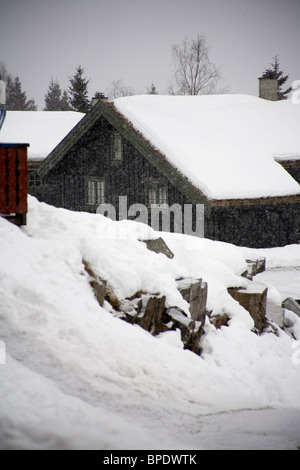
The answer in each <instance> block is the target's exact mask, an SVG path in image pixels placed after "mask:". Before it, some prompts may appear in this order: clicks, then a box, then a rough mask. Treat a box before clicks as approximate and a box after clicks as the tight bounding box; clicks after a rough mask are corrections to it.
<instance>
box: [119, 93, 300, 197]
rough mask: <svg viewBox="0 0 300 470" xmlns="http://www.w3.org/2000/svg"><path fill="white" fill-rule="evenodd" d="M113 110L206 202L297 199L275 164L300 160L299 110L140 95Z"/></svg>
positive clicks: (248, 100)
mask: <svg viewBox="0 0 300 470" xmlns="http://www.w3.org/2000/svg"><path fill="white" fill-rule="evenodd" d="M114 104H115V106H116V108H117V109H118V110H119V111H120V112H121V113H122V114H123V115H124V116H125V117H126V118H127V119H128V120H129V121H130V122H131V123H132V124H133V125H134V127H135V128H136V129H137V130H138V131H140V132H141V133H142V134H143V135H144V136H145V137H146V138H147V139H148V140H149V141H150V142H151V143H152V144H153V145H154V147H156V148H157V149H158V150H160V151H161V152H162V153H163V154H164V155H165V156H166V158H167V159H168V160H169V161H170V162H171V163H172V164H173V165H174V166H176V167H177V168H178V169H179V171H181V172H182V173H183V174H184V175H185V176H186V177H187V178H188V179H189V180H190V181H191V182H192V183H193V184H194V185H195V186H196V187H198V188H199V189H200V190H201V191H203V192H204V194H205V195H206V196H207V197H208V198H211V199H241V198H256V197H258V198H260V197H268V196H286V195H291V194H300V188H299V184H298V183H297V182H296V181H295V180H294V179H293V178H292V177H291V176H290V175H289V174H288V173H287V172H286V171H285V170H284V169H283V168H282V167H281V165H280V164H279V163H277V162H276V161H275V160H274V157H275V156H276V157H279V156H280V155H281V154H285V155H287V154H288V155H289V154H291V155H295V154H297V155H299V154H300V144H299V133H300V107H299V106H295V105H294V104H293V103H292V101H291V100H285V101H278V102H271V101H266V100H262V99H260V98H256V97H254V96H247V95H219V96H218V95H211V96H161V95H157V96H152V95H146V96H133V97H132V96H131V97H125V98H118V99H116V100H114Z"/></svg>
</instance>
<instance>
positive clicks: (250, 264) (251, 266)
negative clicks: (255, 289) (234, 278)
mask: <svg viewBox="0 0 300 470" xmlns="http://www.w3.org/2000/svg"><path fill="white" fill-rule="evenodd" d="M246 263H247V270H246V271H245V272H244V273H243V274H242V276H243V277H246V278H247V279H250V280H251V281H252V279H253V277H254V276H256V274H259V273H262V272H264V271H265V270H266V258H258V259H256V260H250V259H247V260H246Z"/></svg>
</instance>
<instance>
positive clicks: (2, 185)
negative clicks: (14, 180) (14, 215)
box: [0, 148, 7, 214]
mask: <svg viewBox="0 0 300 470" xmlns="http://www.w3.org/2000/svg"><path fill="white" fill-rule="evenodd" d="M5 160H6V149H5V148H0V214H7V201H6V164H5Z"/></svg>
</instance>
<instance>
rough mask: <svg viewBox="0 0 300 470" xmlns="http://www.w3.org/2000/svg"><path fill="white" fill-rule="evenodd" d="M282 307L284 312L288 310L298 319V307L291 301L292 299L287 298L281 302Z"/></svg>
mask: <svg viewBox="0 0 300 470" xmlns="http://www.w3.org/2000/svg"><path fill="white" fill-rule="evenodd" d="M281 305H282V307H283V308H285V309H286V310H290V311H292V312H294V313H295V314H296V315H298V317H300V305H299V304H298V302H297V301H296V300H295V299H293V298H292V297H287V298H286V299H285V300H284V301H283V302H282V304H281Z"/></svg>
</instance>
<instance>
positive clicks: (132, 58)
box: [0, 0, 300, 109]
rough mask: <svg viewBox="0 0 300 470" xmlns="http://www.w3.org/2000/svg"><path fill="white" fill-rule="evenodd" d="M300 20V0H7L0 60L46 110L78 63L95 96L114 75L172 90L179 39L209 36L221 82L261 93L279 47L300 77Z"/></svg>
mask: <svg viewBox="0 0 300 470" xmlns="http://www.w3.org/2000/svg"><path fill="white" fill-rule="evenodd" d="M299 25H300V0H85V1H83V0H0V61H2V62H4V64H5V65H6V68H7V69H8V71H9V72H10V73H11V74H12V75H14V76H16V75H18V76H19V77H20V80H21V82H22V85H23V89H24V90H25V91H26V93H27V97H28V98H34V99H35V101H36V103H37V104H38V108H39V109H42V108H43V106H44V95H45V93H46V91H47V89H48V85H49V82H50V78H51V76H52V77H53V78H54V79H57V80H58V81H59V82H60V84H61V87H62V88H67V87H68V85H69V81H68V77H70V76H71V75H73V74H74V72H75V68H76V67H77V66H78V65H82V66H83V67H84V68H85V75H86V76H87V78H90V83H89V95H90V98H92V95H93V93H94V92H95V91H105V90H106V89H107V87H108V86H109V85H110V83H111V82H112V80H114V79H116V80H117V79H122V80H123V81H124V84H125V85H126V86H130V87H132V88H134V89H135V91H136V92H138V93H145V92H146V89H147V87H149V86H150V85H151V82H152V81H153V82H154V84H155V85H156V87H157V89H158V91H159V92H160V93H165V92H166V90H167V87H168V83H169V80H170V77H171V47H172V44H175V43H179V42H180V41H181V40H182V39H184V38H185V37H188V38H193V37H196V36H197V34H199V35H202V34H203V35H204V36H205V37H206V40H207V43H208V44H209V46H210V58H211V60H212V62H214V64H215V65H216V66H218V67H220V68H221V71H222V75H223V78H224V81H223V82H222V85H227V86H228V87H229V89H230V92H231V93H247V94H251V95H257V93H258V77H259V76H261V74H262V73H263V71H264V69H265V68H266V67H268V66H269V64H270V62H272V58H273V57H274V56H275V55H276V54H278V55H279V60H280V64H281V67H282V68H283V69H284V71H285V73H287V74H289V75H290V80H289V82H290V83H291V82H292V81H293V80H299V79H300V54H299V50H300V47H299V45H300V26H299ZM290 83H289V84H290Z"/></svg>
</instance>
